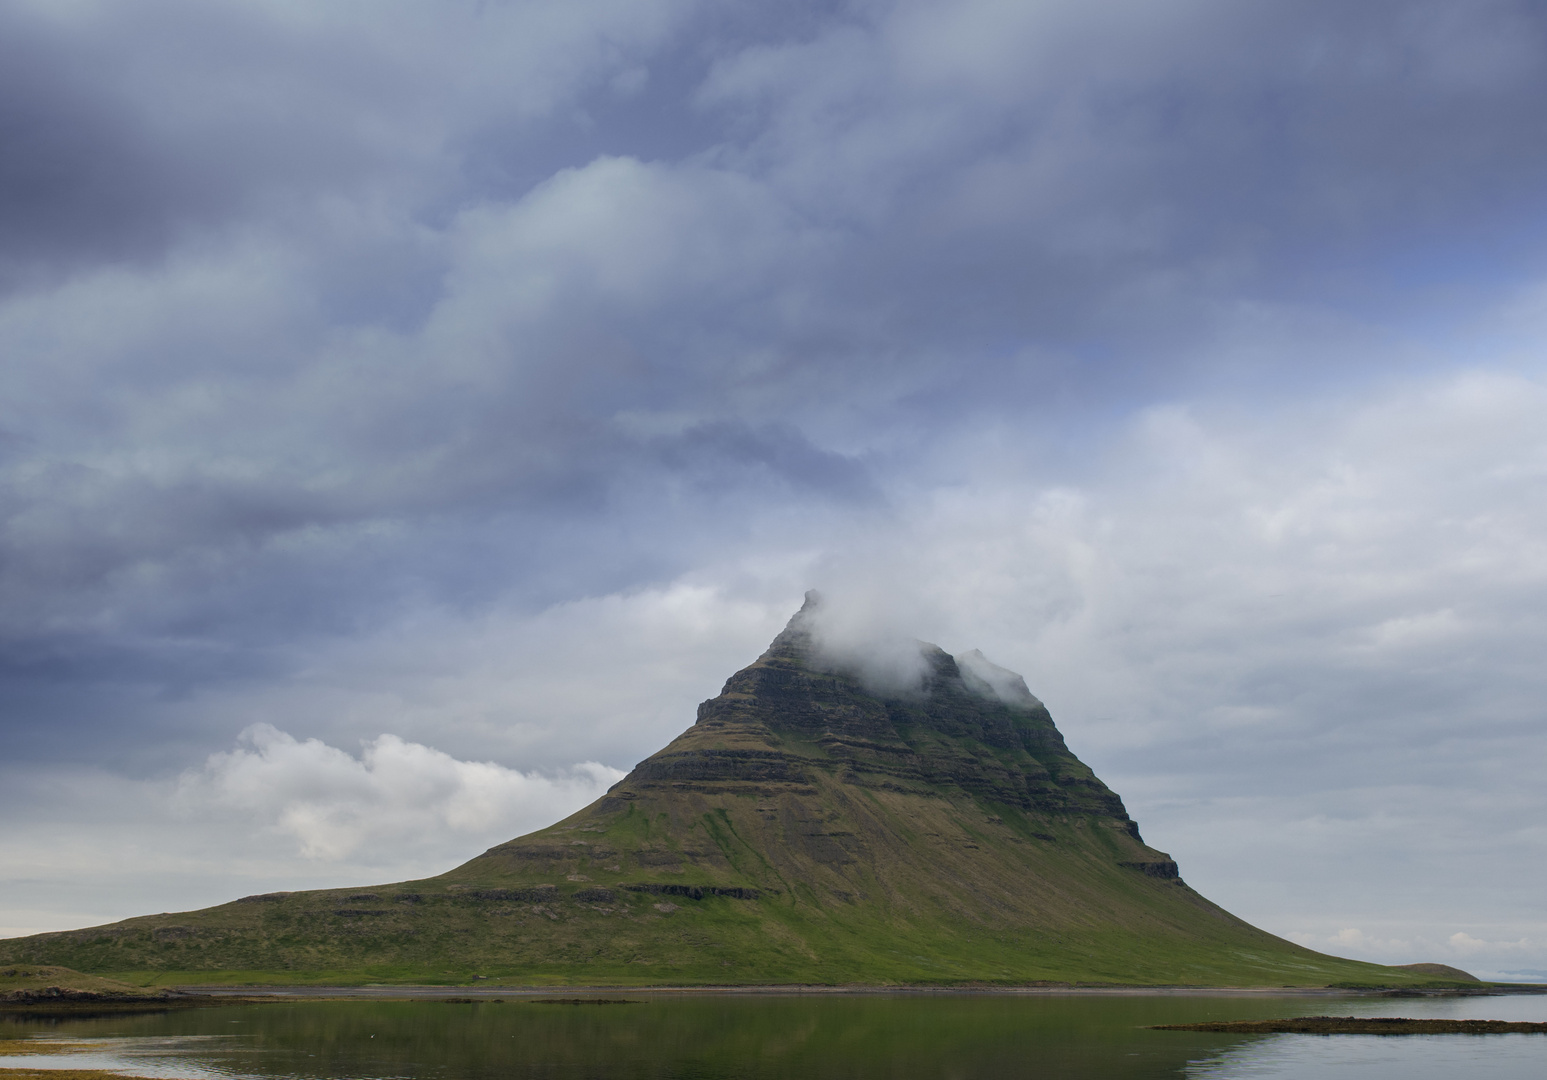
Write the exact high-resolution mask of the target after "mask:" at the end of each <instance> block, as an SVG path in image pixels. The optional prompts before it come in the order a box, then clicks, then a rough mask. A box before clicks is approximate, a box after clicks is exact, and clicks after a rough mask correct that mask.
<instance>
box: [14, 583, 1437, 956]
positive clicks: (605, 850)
mask: <svg viewBox="0 0 1547 1080" xmlns="http://www.w3.org/2000/svg"><path fill="white" fill-rule="evenodd" d="M819 604H820V600H819V598H818V597H816V596H815V594H808V596H807V602H806V606H805V607H803V608H802V609H801V611H800V612H799V613H797V614H796V615H795V617H794V618H793V619H791V621H790V624H789V625H788V626H787V627H786V628H785V630H784V631H783V632H782V633H781V634H779V636H778V637H777V638H775V639H774V642H773V644H772V645H771V646H769V648H768V651H767V652H765V653H764V654H763V655H762V656H761V657H759V658H758V659H757V660H756V661H755V662H754V663H753V664H751V665H750V666H748V667H746V668H743V669H742V670H741V671H738V672H737V673H736V674H734V675H732V676H731V677H730V679H729V680H728V681H727V682H726V684H725V688H724V689H723V690H722V691H721V692H720V694H719V696H718V697H715V698H712V699H710V700H709V701H706V702H704V703H703V704H702V705H700V706H699V708H698V718H697V720H696V722H695V723H694V724H693V725H692V726H691V727H690V728H688V730H687V731H685V732H683V734H682V735H680V736H678V737H677V738H676V739H675V740H673V741H672V743H671V744H670V745H668V746H667V747H665V748H664V749H663V750H661V751H660V752H659V753H656V754H654V755H652V756H651V757H649V758H647V759H645V760H644V761H642V762H640V763H639V765H638V766H637V767H635V769H634V771H633V772H631V773H630V774H629V775H628V776H627V777H625V778H624V779H623V780H622V781H620V782H619V783H618V784H616V785H615V786H614V787H613V788H612V789H611V790H610V791H609V792H608V793H607V794H606V795H605V796H603V797H602V798H601V799H598V800H597V801H596V802H594V803H592V804H591V805H590V806H588V807H586V808H585V809H583V810H581V811H580V812H579V813H576V814H574V815H572V816H571V817H569V818H567V819H565V820H564V821H561V822H559V823H558V824H556V825H553V826H551V827H549V828H547V829H542V830H539V831H538V832H535V833H531V834H529V835H527V836H523V837H520V838H518V839H515V840H512V841H510V842H508V843H505V844H501V845H499V846H497V847H494V848H491V849H490V850H489V851H487V852H485V853H484V854H482V855H480V856H478V857H477V858H475V859H473V860H471V861H470V862H467V863H464V864H463V865H461V866H459V867H457V868H456V869H454V870H452V871H450V872H448V873H446V874H443V875H441V876H439V877H436V878H429V879H426V880H423V881H414V882H403V883H398V884H393V885H384V886H375V887H371V888H366V889H350V890H322V891H314V892H299V893H268V894H263V895H259V896H249V897H244V898H243V899H241V900H238V901H235V902H233V903H230V904H226V905H222V906H220V907H216V908H209V909H206V910H203V911H196V912H188V913H184V914H179V915H158V916H149V917H145V918H139V919H130V920H127V921H125V922H122V923H116V924H113V925H111V926H103V927H95V928H92V929H88V930H78V931H69V932H65V933H55V934H42V935H37V936H34V937H30V938H18V939H13V940H11V941H5V942H0V960H9V961H13V962H14V961H31V962H35V963H36V962H46V963H57V964H66V965H68V966H70V967H73V968H76V969H79V970H88V971H96V972H147V971H153V972H161V973H163V975H162V978H163V979H164V980H168V981H179V982H186V983H196V982H200V981H205V982H209V981H222V982H234V981H242V980H244V979H248V980H254V981H278V980H296V981H320V982H352V981H448V980H451V981H460V980H464V979H467V978H470V977H471V976H472V975H473V974H474V973H477V974H478V975H480V976H490V977H494V978H496V979H501V980H504V981H509V982H528V983H532V982H536V983H570V984H585V983H589V984H598V983H612V984H646V983H677V984H693V983H699V984H702V983H757V984H769V983H872V984H896V983H965V982H972V983H1000V984H1009V983H1031V982H1083V983H1092V982H1094V983H1129V984H1135V983H1138V984H1191V985H1272V986H1283V985H1325V984H1328V983H1332V982H1355V983H1366V984H1369V983H1379V984H1403V983H1411V982H1415V981H1422V979H1423V976H1420V975H1416V974H1414V973H1411V972H1405V971H1400V970H1398V969H1393V968H1383V967H1378V966H1376V965H1372V964H1362V963H1357V962H1355V961H1350V960H1341V959H1337V958H1335V957H1329V956H1323V955H1321V954H1319V953H1315V952H1311V951H1310V950H1307V949H1304V948H1301V947H1300V946H1297V945H1294V944H1291V943H1290V942H1287V941H1284V940H1282V939H1280V938H1276V937H1274V936H1272V935H1271V934H1268V933H1265V932H1263V931H1261V930H1258V929H1256V928H1255V927H1252V926H1250V925H1248V924H1247V923H1245V922H1242V921H1241V920H1239V919H1237V918H1235V917H1234V916H1232V915H1230V914H1229V913H1228V912H1226V911H1224V910H1223V909H1221V908H1219V907H1216V906H1215V905H1214V904H1212V903H1210V902H1209V901H1207V900H1205V899H1204V898H1203V897H1202V896H1199V895H1198V894H1197V893H1196V892H1194V891H1193V890H1192V889H1191V888H1189V887H1188V886H1187V885H1186V884H1185V883H1184V882H1183V881H1182V879H1181V877H1180V876H1179V875H1178V872H1177V866H1176V863H1175V862H1173V861H1172V860H1171V858H1170V857H1169V856H1167V855H1166V854H1165V853H1164V852H1160V851H1156V850H1155V849H1153V848H1151V847H1148V846H1147V845H1145V843H1144V842H1143V840H1142V839H1141V838H1140V834H1139V828H1138V826H1137V825H1136V824H1135V822H1134V821H1133V819H1132V818H1130V817H1129V816H1128V813H1127V811H1126V810H1125V809H1124V807H1123V803H1122V800H1121V799H1120V798H1118V796H1117V795H1116V794H1115V793H1114V792H1113V791H1112V790H1111V789H1109V788H1108V787H1107V786H1106V785H1105V784H1103V783H1102V782H1101V781H1100V780H1099V779H1097V777H1096V776H1095V774H1094V773H1093V772H1091V770H1090V769H1089V768H1088V767H1087V766H1086V765H1085V764H1084V763H1082V762H1081V761H1080V760H1079V759H1078V758H1076V757H1075V756H1074V755H1073V754H1072V753H1070V751H1069V748H1068V747H1067V746H1066V745H1065V744H1064V740H1063V737H1062V735H1060V734H1059V732H1058V729H1057V728H1056V727H1055V726H1054V724H1053V720H1052V717H1051V716H1049V715H1048V711H1047V709H1046V708H1045V707H1044V706H1043V705H1042V703H1041V702H1040V701H1038V700H1037V699H1036V698H1035V697H1033V696H1032V694H1031V692H1030V690H1029V689H1027V687H1026V684H1025V682H1024V681H1023V680H1022V679H1021V677H1020V676H1019V675H1016V674H1015V673H1013V672H1011V671H1007V670H1006V669H1004V668H1001V667H998V666H996V665H994V664H992V663H990V662H989V661H988V660H987V659H985V658H984V657H983V655H982V654H981V653H979V652H976V651H974V652H970V653H964V654H963V655H961V656H958V657H952V656H950V655H949V654H947V653H946V652H944V651H943V650H941V649H939V648H937V647H936V646H933V645H927V644H924V643H918V656H917V659H918V664H917V666H916V669H910V678H909V679H908V680H904V681H903V683H902V684H900V685H892V683H896V682H897V681H896V680H891V683H889V684H888V685H887V686H882V685H881V684H879V683H878V682H877V681H876V680H875V679H874V678H872V677H871V676H870V675H869V674H867V672H866V670H865V669H864V666H863V664H859V663H857V662H856V661H855V660H854V659H853V655H852V650H831V649H828V648H826V647H825V646H824V643H823V641H822V638H821V625H820V621H819V619H818V618H817V615H818V606H819ZM834 657H839V658H840V659H834ZM842 657H849V659H847V660H845V659H841V658H842ZM914 676H916V677H914ZM883 682H885V680H883Z"/></svg>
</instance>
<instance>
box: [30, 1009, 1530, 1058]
mask: <svg viewBox="0 0 1547 1080" xmlns="http://www.w3.org/2000/svg"><path fill="white" fill-rule="evenodd" d="M610 996H612V997H616V998H628V999H630V1000H631V1001H633V1002H635V1003H633V1004H626V1005H578V1006H577V1005H565V1004H543V1003H537V1002H534V1001H532V1000H530V999H521V998H506V999H505V1000H503V1001H499V1002H496V1001H492V1000H491V1001H480V1002H478V1003H476V1004H458V1003H450V1002H436V1001H427V1002H426V1001H421V1002H391V1001H316V1002H301V1003H284V1004H269V1005H230V1006H221V1007H215V1008H207V1009H190V1010H182V1011H175V1012H166V1013H151V1014H141V1015H128V1016H125V1015H116V1016H105V1017H95V1018H92V1017H72V1018H68V1019H54V1020H48V1019H41V1018H35V1017H30V1018H17V1017H9V1018H4V1020H3V1021H0V1038H40V1039H49V1040H54V1039H65V1040H70V1041H77V1040H84V1041H87V1042H89V1043H90V1044H91V1047H90V1052H89V1053H87V1054H84V1055H77V1054H68V1055H55V1056H52V1057H49V1058H42V1059H38V1058H28V1059H25V1060H24V1059H21V1058H17V1057H10V1058H0V1065H11V1066H16V1065H22V1064H26V1065H29V1066H32V1067H38V1066H47V1067H53V1068H111V1069H117V1070H121V1071H124V1072H130V1073H134V1074H137V1075H141V1076H155V1077H168V1078H171V1077H187V1078H195V1080H214V1078H245V1077H251V1078H270V1077H287V1078H290V1077H293V1078H297V1080H312V1078H317V1080H324V1078H326V1080H333V1078H350V1080H398V1078H401V1080H417V1078H420V1077H424V1078H436V1080H440V1078H445V1080H464V1078H465V1080H492V1078H496V1077H500V1078H507V1077H513V1078H523V1077H532V1078H544V1080H546V1078H553V1080H568V1078H575V1080H581V1078H586V1080H589V1078H593V1077H595V1078H603V1077H605V1078H613V1077H616V1078H632V1077H640V1078H645V1077H649V1078H656V1077H659V1078H666V1077H681V1078H692V1080H721V1078H725V1080H731V1078H736V1080H740V1078H748V1080H751V1078H759V1080H761V1078H770V1080H772V1078H784V1077H790V1078H796V1077H798V1078H801V1080H828V1078H832V1080H838V1078H840V1077H841V1078H844V1080H863V1078H868V1077H875V1078H882V1077H885V1078H888V1080H913V1078H920V1080H923V1078H930V1080H936V1078H938V1080H971V1078H977V1077H984V1078H989V1077H993V1078H1002V1077H1048V1078H1054V1077H1056V1078H1060V1080H1083V1078H1086V1077H1090V1078H1097V1077H1100V1078H1102V1080H1121V1078H1130V1077H1131V1078H1139V1077H1145V1078H1148V1077H1182V1078H1197V1080H1205V1078H1207V1080H1223V1078H1227V1077H1253V1078H1259V1077H1295V1078H1299V1077H1317V1078H1321V1080H1326V1078H1338V1077H1359V1078H1360V1080H1376V1078H1385V1077H1391V1078H1397V1077H1400V1078H1402V1080H1426V1078H1429V1077H1434V1078H1440V1077H1444V1078H1447V1080H1449V1078H1453V1077H1457V1076H1463V1075H1464V1076H1483V1077H1508V1078H1515V1077H1519V1078H1522V1080H1524V1078H1527V1077H1529V1078H1531V1080H1540V1078H1541V1077H1543V1076H1547V1036H1542V1035H1486V1036H1456V1035H1448V1036H1447V1035H1409V1036H1400V1037H1390V1036H1388V1037H1381V1036H1361V1035H1338V1036H1315V1035H1257V1036H1247V1037H1238V1036H1220V1035H1205V1034H1195V1033H1191V1032H1166V1031H1148V1030H1146V1025H1150V1024H1167V1023H1186V1022H1190V1021H1195V1020H1244V1019H1252V1018H1264V1017H1284V1016H1297V1015H1340V1016H1347V1015H1381V1016H1443V1017H1454V1018H1482V1019H1499V1020H1536V1021H1542V1020H1547V996H1535V995H1532V996H1506V997H1485V998H1356V997H1262V996H1256V995H1252V996H1228V997H1225V996H1221V997H1213V996H1210V997H1182V996H1166V997H1137V996H1135V997H1126V996H1078V997H1054V996H1042V995H1036V996H1024V997H1021V996H1007V995H987V994H985V995H957V994H952V995H899V996H842V995H813V996H774V995H768V996H742V995H736V996H724V997H720V996H713V995H692V994H681V995H676V994H643V993H630V992H622V991H620V992H616V993H614V994H612V995H610Z"/></svg>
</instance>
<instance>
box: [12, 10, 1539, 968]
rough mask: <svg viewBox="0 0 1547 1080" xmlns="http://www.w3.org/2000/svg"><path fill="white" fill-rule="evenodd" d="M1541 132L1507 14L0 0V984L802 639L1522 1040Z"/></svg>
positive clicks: (442, 809) (386, 840)
mask: <svg viewBox="0 0 1547 1080" xmlns="http://www.w3.org/2000/svg"><path fill="white" fill-rule="evenodd" d="M1544 100H1547V10H1544V9H1543V8H1542V6H1541V5H1539V4H1534V3H1530V2H1526V0H1476V2H1473V3H1467V4H1456V3H1451V2H1434V0H1401V2H1395V0H1369V2H1367V3H1361V4H1346V3H1334V2H1331V0H1293V2H1289V0H1262V2H1260V3H1253V4H1240V3H1236V2H1233V0H1175V2H1171V3H1166V4H1157V3H1153V2H1147V0H1146V2H1141V0H1094V2H1093V0H1078V2H1075V0H1013V2H1012V0H853V2H849V3H819V2H799V0H797V2H789V0H786V2H781V3H777V4H776V3H770V2H765V0H564V2H563V3H559V2H554V0H546V2H504V0H477V2H471V0H437V2H434V3H430V2H406V0H368V2H367V0H336V2H332V3H329V4H325V5H319V4H314V3H302V2H299V0H223V2H219V3H209V2H207V0H197V2H195V0H0V745H3V747H4V753H3V755H0V934H22V933H29V932H35V931H40V930H52V929H64V928H69V927H77V926H84V925H92V924H96V923H101V922H105V921H109V920H113V919H119V918H124V917H128V916H131V915H135V914H143V913H148V912H154V911H163V910H185V909H190V908H195V907H200V906H204V905H208V904H214V903H219V902H223V901H225V900H228V899H231V898H233V897H236V896H240V895H244V894H248V893H254V892H263V891H272V890H275V889H287V888H307V887H326V886H343V885H352V884H366V883H371V882H382V881H391V880H399V879H403V878H407V877H413V876H423V875H429V874H433V873H438V872H440V871H442V870H445V869H449V868H450V867H451V866H453V865H456V864H458V863H460V862H462V861H464V860H465V859H467V858H470V857H472V856H473V855H475V854H477V853H479V852H481V851H482V850H484V849H485V848H486V847H488V846H490V845H491V844H494V843H497V842H499V841H501V840H504V839H507V838H509V837H511V836H514V835H517V834H519V833H522V832H525V831H528V830H530V829H534V828H539V827H541V826H543V825H546V824H549V823H551V822H552V821H554V820H557V819H558V818H560V817H562V816H564V815H566V814H568V813H570V812H572V811H573V810H575V809H577V808H578V807H580V806H582V805H584V804H585V803H586V802H588V801H589V800H591V799H592V798H594V797H595V796H596V795H598V794H599V793H600V792H601V791H603V790H604V789H605V788H606V787H607V786H608V785H609V784H610V783H612V782H614V781H615V780H616V779H618V778H619V777H620V776H622V775H623V774H624V772H626V771H627V770H628V769H630V768H632V767H633V765H634V764H635V763H636V762H638V761H639V760H641V759H642V758H644V757H646V756H647V755H649V754H650V753H653V752H654V751H655V750H657V749H659V748H660V747H661V746H662V745H664V744H665V743H666V742H667V741H669V740H670V739H671V738H672V737H674V736H675V735H676V734H678V733H679V732H680V731H681V730H682V729H684V728H685V727H686V726H688V724H690V723H691V722H692V719H693V715H694V712H693V710H694V707H695V706H696V704H697V703H698V702H699V701H701V700H703V699H706V698H709V697H712V696H714V695H715V694H716V693H718V691H719V688H720V686H721V684H722V683H723V682H724V680H725V679H726V677H728V676H729V675H730V674H731V673H732V672H733V671H735V670H737V669H738V668H740V667H742V666H744V665H746V664H747V663H750V662H751V661H752V660H753V659H755V658H756V656H757V655H758V654H759V653H760V652H761V651H762V649H763V648H764V647H765V646H766V645H767V643H768V642H769V640H770V639H771V638H772V637H773V636H774V634H775V633H777V632H778V630H779V629H780V628H781V627H782V626H783V624H784V623H785V621H786V620H787V619H788V618H789V617H790V615H791V614H792V613H793V612H794V611H795V610H796V609H797V608H798V607H799V606H800V603H801V597H802V594H803V593H804V591H805V590H806V589H808V588H819V589H821V590H822V591H823V593H824V595H825V596H826V597H827V598H828V601H829V603H830V604H831V605H833V607H834V608H835V609H836V610H842V611H844V612H847V613H848V615H847V616H846V617H847V618H849V619H850V620H851V622H852V623H853V625H855V626H866V627H871V628H873V629H874V630H875V632H876V633H877V634H885V635H893V636H895V635H899V634H905V635H910V636H913V637H917V638H920V639H924V640H928V641H932V642H937V643H938V644H940V645H941V646H943V647H944V648H946V649H947V650H950V651H953V652H960V651H963V650H966V649H972V648H980V649H982V650H983V652H984V653H985V654H986V655H987V656H988V657H989V658H990V659H991V660H992V661H994V662H996V663H998V664H1001V665H1003V666H1005V667H1007V668H1011V669H1013V670H1015V671H1018V672H1020V673H1022V674H1023V675H1024V676H1025V678H1026V680H1027V682H1028V684H1029V685H1030V687H1031V689H1032V691H1033V692H1034V693H1035V694H1036V695H1037V696H1038V697H1039V698H1040V699H1042V700H1043V701H1044V702H1046V703H1047V704H1048V706H1049V708H1050V709H1051V711H1052V713H1053V716H1054V719H1055V720H1056V721H1057V722H1058V724H1059V726H1060V728H1061V730H1062V731H1063V732H1064V734H1065V736H1066V738H1067V740H1068V742H1069V745H1070V747H1071V748H1072V749H1073V750H1074V751H1075V752H1076V753H1077V754H1079V755H1080V756H1081V757H1082V758H1083V759H1084V760H1085V761H1087V762H1088V763H1090V764H1091V765H1092V766H1093V767H1094V768H1095V769H1096V771H1097V773H1098V774H1099V775H1100V776H1101V777H1102V778H1103V779H1105V780H1106V781H1107V783H1108V784H1109V785H1110V786H1112V787H1113V788H1114V789H1115V790H1116V791H1118V792H1119V793H1120V794H1121V795H1122V796H1123V797H1124V799H1125V801H1126V804H1127V806H1128V808H1129V810H1130V812H1131V813H1132V814H1133V816H1134V817H1135V818H1136V819H1137V820H1138V822H1139V823H1140V826H1141V828H1142V830H1143V833H1144V836H1145V839H1146V840H1147V841H1148V842H1149V843H1151V844H1152V845H1153V846H1155V847H1157V848H1160V849H1162V850H1164V851H1167V852H1169V853H1170V854H1172V855H1173V856H1174V857H1175V858H1176V859H1177V860H1178V862H1179V863H1180V865H1181V869H1182V873H1183V876H1184V877H1185V878H1186V879H1187V880H1188V881H1189V882H1190V883H1191V884H1192V885H1193V886H1194V887H1195V888H1197V889H1198V890H1199V891H1201V892H1202V893H1204V895H1206V896H1208V897H1210V898H1211V899H1213V900H1215V901H1216V902H1218V903H1220V904H1222V905H1224V906H1225V907H1227V908H1228V909H1230V910H1231V911H1233V912H1235V913H1236V914H1238V915H1240V916H1242V917H1243V918H1246V919H1248V920H1250V921H1252V922H1254V923H1256V924H1257V925H1259V926H1262V927H1264V928H1266V929H1268V930H1271V931H1273V932H1275V933H1278V934H1281V935H1284V936H1286V937H1289V938H1291V939H1292V940H1295V941H1298V942H1301V943H1303V944H1307V945H1310V946H1312V947H1314V948H1318V949H1322V950H1324V951H1329V952H1334V953H1336V954H1338V955H1343V956H1351V957H1357V958H1360V959H1370V960H1377V961H1382V962H1392V963H1409V962H1417V961H1437V962H1444V963H1452V964H1456V965H1458V966H1461V967H1463V968H1466V969H1467V970H1471V971H1474V972H1476V973H1479V974H1483V975H1494V976H1496V977H1501V976H1508V977H1519V978H1541V979H1547V911H1544V907H1543V904H1542V901H1541V897H1542V896H1547V787H1544V785H1543V783H1542V780H1541V778H1542V776H1543V774H1544V769H1547V704H1544V702H1547V665H1544V663H1543V656H1544V655H1547V498H1544V497H1547V358H1544V354H1543V344H1544V341H1547V110H1544V109H1543V108H1542V106H1541V103H1542V102H1543V101H1544ZM1511 973H1513V974H1511Z"/></svg>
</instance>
